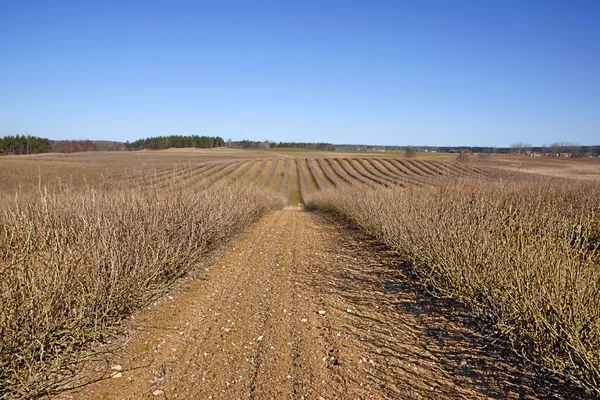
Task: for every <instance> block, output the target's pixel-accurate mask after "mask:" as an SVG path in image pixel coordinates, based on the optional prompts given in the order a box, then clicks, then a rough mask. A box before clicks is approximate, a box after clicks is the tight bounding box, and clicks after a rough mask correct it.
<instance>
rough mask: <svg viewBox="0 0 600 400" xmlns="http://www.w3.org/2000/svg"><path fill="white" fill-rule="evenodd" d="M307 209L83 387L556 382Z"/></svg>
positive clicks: (338, 387)
mask: <svg viewBox="0 0 600 400" xmlns="http://www.w3.org/2000/svg"><path fill="white" fill-rule="evenodd" d="M344 229H345V228H344V227H343V226H341V225H340V224H339V223H337V222H335V221H332V220H329V219H325V218H324V217H323V216H320V215H319V214H315V213H309V212H305V211H303V210H302V209H301V208H295V207H288V208H287V209H285V210H281V211H278V212H275V213H272V214H270V215H268V216H267V217H266V218H264V219H263V220H261V221H260V222H259V223H258V224H257V225H256V226H255V227H254V228H253V229H252V231H250V232H249V233H248V234H247V235H245V236H244V237H242V238H240V239H239V240H238V241H237V242H236V243H235V244H233V245H230V247H229V249H228V250H227V251H226V252H225V253H224V254H223V256H222V257H221V258H220V259H219V260H218V261H217V262H216V263H214V264H213V265H211V266H210V267H209V268H207V271H206V273H205V274H204V275H203V278H202V279H197V280H194V281H192V282H191V283H190V284H189V285H188V287H187V288H186V289H185V290H179V291H176V292H175V293H174V294H173V295H172V296H168V297H167V298H166V301H164V302H161V303H158V305H156V306H155V307H153V308H152V309H151V310H149V311H147V312H145V313H142V315H140V316H139V317H138V318H136V321H135V325H136V326H137V330H136V331H135V332H134V333H133V334H132V335H131V337H130V338H129V340H128V342H127V345H126V346H125V347H124V349H123V351H121V352H120V353H119V354H117V355H116V356H114V358H113V359H112V360H111V364H110V365H113V366H116V365H119V366H121V367H122V369H121V370H120V371H119V370H117V369H114V370H111V371H110V372H109V373H112V374H117V375H116V377H114V378H108V379H105V380H102V381H99V382H96V383H94V384H91V385H89V386H86V387H84V388H83V389H81V390H79V391H77V392H70V393H65V394H63V395H61V396H60V397H61V398H75V399H143V398H169V399H173V398H179V399H285V398H289V399H302V398H305V399H321V398H323V399H371V398H372V399H380V398H388V399H399V398H400V399H412V398H414V399H421V398H439V399H463V398H490V397H492V398H529V397H531V398H534V397H538V396H540V395H542V396H543V395H544V394H543V393H542V392H540V390H542V389H541V388H539V387H536V384H535V382H536V380H535V377H533V376H532V375H531V374H527V373H523V372H522V371H519V372H517V371H515V370H514V369H513V367H511V366H510V365H508V364H505V363H504V362H503V361H502V357H499V356H497V355H496V356H495V355H494V354H493V353H489V352H488V353H486V351H488V350H487V349H483V350H482V349H480V348H479V347H480V346H479V345H478V340H480V339H481V338H479V339H478V336H477V335H476V334H475V333H474V332H472V331H470V330H469V329H468V328H465V325H464V324H462V323H457V322H456V321H454V320H453V319H452V318H447V317H446V316H444V314H443V313H440V312H438V311H436V307H437V306H435V305H433V304H432V303H431V301H430V300H427V298H426V297H424V296H423V295H422V294H420V293H419V291H418V290H415V289H414V287H413V286H411V284H410V279H408V278H407V277H406V276H405V275H404V273H403V272H402V269H400V268H393V265H392V258H390V256H389V255H386V253H385V252H383V251H378V249H374V248H373V246H372V245H371V244H369V243H367V239H365V238H364V237H362V236H361V235H360V234H358V233H355V232H348V231H347V230H344Z"/></svg>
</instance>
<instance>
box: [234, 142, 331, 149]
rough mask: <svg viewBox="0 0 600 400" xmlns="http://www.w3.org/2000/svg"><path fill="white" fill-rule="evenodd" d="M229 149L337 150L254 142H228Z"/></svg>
mask: <svg viewBox="0 0 600 400" xmlns="http://www.w3.org/2000/svg"><path fill="white" fill-rule="evenodd" d="M227 147H229V148H232V149H270V148H294V149H309V150H322V151H336V150H337V148H336V146H335V145H334V144H331V143H306V142H279V143H277V142H269V141H264V142H258V141H253V140H239V141H235V142H234V141H231V140H228V141H227Z"/></svg>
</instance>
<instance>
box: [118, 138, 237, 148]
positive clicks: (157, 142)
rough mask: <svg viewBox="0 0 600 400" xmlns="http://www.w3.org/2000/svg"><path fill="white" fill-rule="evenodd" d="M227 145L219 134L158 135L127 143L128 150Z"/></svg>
mask: <svg viewBox="0 0 600 400" xmlns="http://www.w3.org/2000/svg"><path fill="white" fill-rule="evenodd" d="M224 145H225V141H224V140H223V138H221V137H219V136H197V135H192V136H177V135H172V136H156V137H150V138H146V139H139V140H136V141H135V142H131V143H129V142H128V143H126V144H125V147H126V148H127V149H128V150H143V149H151V150H160V149H169V148H171V147H176V148H184V147H197V148H202V149H209V148H212V147H221V146H224Z"/></svg>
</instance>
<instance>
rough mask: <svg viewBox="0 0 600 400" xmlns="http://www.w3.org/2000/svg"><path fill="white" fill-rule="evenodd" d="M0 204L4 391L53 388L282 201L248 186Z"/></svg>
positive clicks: (28, 197)
mask: <svg viewBox="0 0 600 400" xmlns="http://www.w3.org/2000/svg"><path fill="white" fill-rule="evenodd" d="M1 201H2V203H1V204H0V210H1V211H0V398H4V397H9V396H10V397H29V396H34V395H39V394H44V393H51V392H52V391H53V390H54V388H55V387H56V385H58V384H59V383H60V379H61V377H64V376H65V375H67V376H68V375H69V374H70V373H71V372H73V371H72V369H73V368H74V366H73V364H72V362H73V357H74V355H76V354H77V353H78V352H77V351H78V350H80V349H82V348H85V347H86V345H87V344H89V343H90V342H94V341H103V340H105V339H106V337H107V334H108V333H109V332H110V331H111V330H112V329H113V328H114V327H115V325H116V324H118V323H119V321H120V320H122V319H123V318H124V317H126V316H127V315H129V314H131V313H132V312H133V311H134V310H136V309H137V308H139V307H140V306H141V305H143V304H146V303H147V302H148V301H150V299H152V298H153V297H155V296H156V295H158V294H160V293H162V292H163V291H164V290H165V288H167V287H168V286H169V285H170V284H171V283H173V282H174V281H175V280H176V279H177V278H178V277H180V276H182V275H184V274H185V273H186V272H188V271H189V270H190V269H191V268H193V267H194V266H195V265H197V263H198V262H199V261H201V260H202V258H203V257H204V256H206V254H207V252H208V251H210V250H212V249H214V248H216V247H218V246H219V245H222V244H223V243H224V242H225V241H226V240H227V239H228V238H230V237H231V236H232V235H233V234H234V233H235V232H238V231H239V230H240V229H242V228H244V227H245V226H247V225H248V224H249V223H250V222H252V221H253V220H255V219H256V218H258V217H259V216H261V215H262V214H264V213H265V212H267V211H269V210H271V209H274V208H276V207H280V206H282V205H283V199H282V198H281V197H280V196H278V195H273V194H272V193H271V194H269V193H263V192H260V191H258V190H257V189H256V188H253V187H250V186H244V187H241V186H237V185H236V186H231V187H217V188H214V189H211V190H204V191H198V190H195V189H193V188H183V189H178V190H164V189H160V190H159V189H158V187H157V186H154V185H150V186H149V187H145V188H139V187H136V188H134V189H129V190H127V189H119V190H117V189H111V190H108V189H106V190H96V189H87V190H80V189H78V190H77V191H73V190H65V189H64V188H63V190H61V191H56V192H48V191H47V190H45V189H44V188H43V186H42V187H41V189H40V190H33V191H29V192H26V193H22V194H21V195H19V196H15V197H12V196H11V197H5V198H4V199H3V200H1Z"/></svg>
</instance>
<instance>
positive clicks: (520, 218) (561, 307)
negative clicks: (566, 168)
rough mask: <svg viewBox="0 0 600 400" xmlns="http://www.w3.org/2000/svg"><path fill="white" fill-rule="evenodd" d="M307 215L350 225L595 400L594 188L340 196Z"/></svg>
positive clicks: (598, 223)
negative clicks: (322, 214)
mask: <svg viewBox="0 0 600 400" xmlns="http://www.w3.org/2000/svg"><path fill="white" fill-rule="evenodd" d="M309 206H312V207H315V208H318V209H322V210H326V211H329V212H334V213H338V214H340V215H342V216H344V217H346V218H348V219H350V220H351V221H352V222H353V223H355V224H357V225H358V226H360V227H362V228H363V229H364V230H366V231H367V232H368V233H369V234H371V235H373V236H375V237H377V238H378V239H379V240H381V241H382V242H384V243H386V244H387V245H388V246H390V247H391V248H392V249H394V250H396V251H397V252H398V253H399V255H400V256H401V257H402V258H404V259H405V260H407V261H409V262H410V263H411V264H412V266H413V268H414V270H415V272H416V273H417V274H418V275H419V277H420V278H421V279H422V281H423V283H424V284H426V285H427V286H428V287H430V288H432V289H433V290H435V291H437V292H438V293H439V294H441V295H445V296H449V297H452V298H455V299H459V300H460V301H462V302H464V303H466V304H467V305H469V306H470V307H472V308H473V309H474V310H475V311H476V312H477V313H479V315H481V316H485V317H488V318H491V320H492V321H494V322H495V324H496V326H497V327H498V329H499V330H500V331H501V332H502V333H504V334H505V335H506V336H507V337H509V338H511V339H512V341H513V344H514V346H515V349H516V350H517V351H519V352H521V353H522V354H524V355H527V356H528V357H533V358H534V359H535V360H537V362H539V363H541V364H543V365H544V366H546V367H547V368H550V369H551V370H553V371H555V372H558V373H560V374H566V375H568V376H569V377H572V378H574V379H576V380H578V381H579V382H582V383H583V384H585V385H587V387H588V388H591V389H592V390H594V391H595V392H596V393H599V394H600V369H599V368H600V251H599V246H600V185H598V184H592V183H590V182H581V183H560V184H559V183H558V182H555V181H554V182H553V181H535V182H482V181H477V182H475V181H466V182H459V183H449V182H445V183H440V184H439V185H437V186H435V187H430V188H413V189H385V188H382V189H378V190H375V191H374V190H366V189H364V188H356V187H347V188H346V189H340V190H336V191H332V192H327V193H322V194H318V195H315V196H313V197H312V198H311V199H310V201H309Z"/></svg>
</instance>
